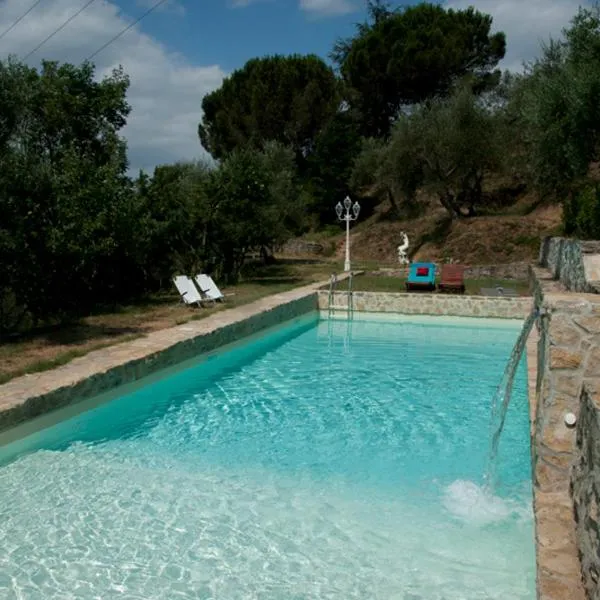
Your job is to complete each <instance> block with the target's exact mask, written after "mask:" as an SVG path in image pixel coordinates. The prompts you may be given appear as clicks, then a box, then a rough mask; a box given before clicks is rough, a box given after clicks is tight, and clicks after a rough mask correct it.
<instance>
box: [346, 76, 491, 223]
mask: <svg viewBox="0 0 600 600" xmlns="http://www.w3.org/2000/svg"><path fill="white" fill-rule="evenodd" d="M499 130H500V127H499V121H498V119H497V118H496V116H495V115H494V114H493V113H492V112H490V111H489V109H487V108H486V106H485V105H484V104H483V103H482V102H480V101H478V99H477V97H476V96H475V95H474V94H473V92H472V90H470V89H469V88H468V87H462V88H459V89H458V90H457V91H456V92H455V93H454V94H453V95H452V96H451V97H449V98H444V99H436V100H433V101H431V102H429V103H428V104H424V105H422V106H420V107H418V108H416V109H415V110H414V111H413V112H412V114H411V115H404V116H402V117H400V118H399V119H398V121H397V122H396V124H395V125H394V128H393V130H392V136H391V139H390V141H389V142H388V143H387V144H386V146H385V147H384V149H382V148H381V147H378V146H377V143H373V142H371V143H370V146H367V148H366V153H363V156H362V158H361V161H362V163H361V161H359V162H357V164H356V167H355V173H354V179H355V180H359V179H360V171H361V170H362V171H363V172H364V171H368V170H372V169H373V168H374V166H375V163H378V167H377V169H376V170H374V171H372V172H374V173H375V182H376V184H377V185H378V186H379V187H380V189H384V190H386V191H387V192H388V193H389V196H390V199H392V201H393V202H394V200H393V199H398V200H399V201H400V202H401V203H403V204H404V205H408V208H409V209H412V210H414V209H415V208H416V207H415V203H416V192H417V190H418V189H419V188H420V187H425V188H426V189H428V190H430V191H431V192H433V193H434V194H435V195H436V196H437V197H438V198H439V200H440V203H441V204H442V205H443V206H444V208H446V209H447V210H448V212H449V213H450V216H452V217H462V216H473V215H474V214H475V212H476V207H477V205H478V204H479V203H481V201H482V188H483V181H484V177H485V175H486V173H487V172H489V171H490V170H497V169H499V168H500V167H501V152H500V147H499V139H500V138H499V135H498V132H499ZM369 153H370V154H369ZM371 165H372V166H371Z"/></svg>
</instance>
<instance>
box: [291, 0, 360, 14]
mask: <svg viewBox="0 0 600 600" xmlns="http://www.w3.org/2000/svg"><path fill="white" fill-rule="evenodd" d="M300 8H301V9H302V10H304V11H306V12H308V13H311V14H312V15H316V16H334V15H345V14H348V13H352V12H355V11H356V9H357V7H356V6H355V5H354V3H353V2H352V1H351V0H300Z"/></svg>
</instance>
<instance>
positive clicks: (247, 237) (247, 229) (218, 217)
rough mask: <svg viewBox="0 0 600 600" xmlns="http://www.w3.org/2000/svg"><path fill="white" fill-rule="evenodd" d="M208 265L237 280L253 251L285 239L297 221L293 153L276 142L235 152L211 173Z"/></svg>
mask: <svg viewBox="0 0 600 600" xmlns="http://www.w3.org/2000/svg"><path fill="white" fill-rule="evenodd" d="M209 190H210V191H209V194H208V197H209V198H210V202H211V209H210V210H211V216H210V221H209V226H208V240H209V242H208V253H209V254H208V257H207V260H208V262H209V263H210V264H211V265H212V268H213V269H214V270H215V271H216V272H217V273H218V274H219V275H220V276H221V277H223V278H224V279H227V280H228V281H236V280H237V279H238V277H239V274H240V270H241V268H242V266H243V264H244V261H245V257H246V254H247V253H248V252H249V251H251V250H260V249H262V248H270V247H272V246H273V245H275V244H278V243H281V242H283V241H285V240H286V239H287V238H288V237H289V236H290V234H291V233H293V232H294V230H295V229H296V228H297V227H298V225H299V223H300V222H301V218H302V212H303V208H304V207H303V206H302V205H301V204H300V202H299V197H300V194H299V192H300V189H299V187H298V186H297V183H296V180H295V165H294V153H293V152H292V151H291V150H290V149H286V148H285V147H282V146H281V145H280V144H277V143H275V142H271V143H268V144H266V146H265V149H264V150H263V151H262V152H257V151H254V150H250V149H241V150H236V151H235V152H233V153H232V154H231V155H230V156H228V157H227V159H225V160H224V161H223V163H222V164H221V165H220V167H219V169H218V170H216V171H214V172H213V173H212V178H211V182H210V186H209Z"/></svg>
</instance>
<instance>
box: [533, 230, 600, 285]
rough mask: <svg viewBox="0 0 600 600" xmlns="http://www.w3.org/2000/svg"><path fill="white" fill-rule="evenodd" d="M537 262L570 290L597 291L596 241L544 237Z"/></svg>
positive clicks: (599, 252)
mask: <svg viewBox="0 0 600 600" xmlns="http://www.w3.org/2000/svg"><path fill="white" fill-rule="evenodd" d="M539 264H540V266H541V267H544V268H546V269H548V270H549V271H550V273H551V274H552V277H553V278H554V279H557V280H559V281H561V282H562V283H563V284H564V285H565V287H566V289H567V290H569V291H572V292H584V293H597V292H600V242H598V241H581V240H570V239H566V238H561V237H547V238H545V239H544V240H543V241H542V244H541V246H540V256H539Z"/></svg>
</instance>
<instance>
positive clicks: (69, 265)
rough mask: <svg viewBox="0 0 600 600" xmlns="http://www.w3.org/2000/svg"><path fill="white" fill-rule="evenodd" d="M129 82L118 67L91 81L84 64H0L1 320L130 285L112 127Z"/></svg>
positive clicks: (80, 306) (61, 311) (121, 168)
mask: <svg viewBox="0 0 600 600" xmlns="http://www.w3.org/2000/svg"><path fill="white" fill-rule="evenodd" d="M127 87H128V80H127V77H126V76H125V75H124V74H123V73H122V71H115V72H114V73H113V74H112V75H111V76H110V77H107V78H105V79H104V80H103V81H100V82H98V81H95V80H94V71H93V67H92V66H91V65H89V64H84V65H82V66H79V67H75V66H73V65H58V64H57V63H54V62H45V63H43V65H42V69H41V72H37V71H36V70H35V69H31V68H29V67H26V66H25V65H22V64H19V63H17V62H16V61H14V60H12V59H11V60H9V61H7V62H5V63H1V64H0V89H1V90H2V92H1V94H2V95H3V96H4V97H2V98H1V100H2V102H3V103H5V104H3V106H6V107H7V110H6V111H3V116H2V118H0V214H1V215H2V220H1V222H0V271H1V272H2V274H3V277H2V279H1V281H0V304H2V305H3V306H4V307H5V306H7V305H10V306H12V307H13V311H12V316H11V315H8V314H7V313H6V311H5V312H4V313H3V314H4V317H5V321H4V323H0V329H1V328H2V327H4V329H6V328H11V327H13V328H14V327H18V325H19V321H22V320H23V318H25V317H27V318H28V319H29V320H30V322H32V323H35V322H36V321H40V320H47V319H56V318H59V319H60V318H64V317H66V316H73V315H77V314H82V313H83V312H85V311H86V310H88V309H89V307H90V306H92V305H97V304H100V303H102V302H111V301H114V300H115V299H116V298H117V297H125V296H126V295H127V294H128V293H129V292H131V290H132V287H135V284H136V278H135V276H134V271H135V270H136V267H135V265H134V264H133V262H134V261H133V259H132V254H131V250H132V248H134V246H135V242H134V239H133V238H134V236H133V235H132V229H134V228H133V222H134V220H135V214H134V213H135V203H134V202H133V195H132V190H131V187H130V185H129V180H128V179H127V177H126V175H125V171H126V169H127V160H126V148H125V143H124V142H123V140H121V138H120V137H119V136H118V131H119V129H120V128H121V127H122V126H123V125H124V124H125V121H126V117H127V114H128V112H129V106H128V105H127V102H126V91H127ZM130 219H131V220H130ZM133 233H134V232H133ZM67 281H68V282H69V285H65V282H67Z"/></svg>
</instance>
